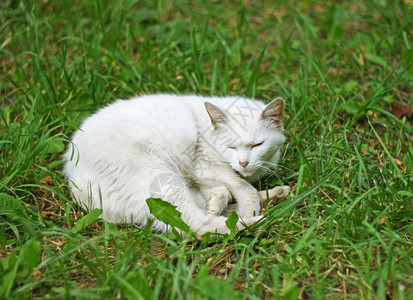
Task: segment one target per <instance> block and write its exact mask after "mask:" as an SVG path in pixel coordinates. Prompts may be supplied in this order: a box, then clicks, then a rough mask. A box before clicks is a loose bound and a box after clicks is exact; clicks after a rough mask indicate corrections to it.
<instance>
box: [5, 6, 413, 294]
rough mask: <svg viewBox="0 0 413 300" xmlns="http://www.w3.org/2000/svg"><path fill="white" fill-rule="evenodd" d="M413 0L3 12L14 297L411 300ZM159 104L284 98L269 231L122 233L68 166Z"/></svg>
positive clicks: (8, 235)
mask: <svg viewBox="0 0 413 300" xmlns="http://www.w3.org/2000/svg"><path fill="white" fill-rule="evenodd" d="M412 47H413V2H412V1H410V0H405V1H397V0H395V1H385V0H383V1H379V0H372V1H367V0H364V1H355V0H354V1H313V0H302V1H298V0H292V1H286V0H280V1H275V0H273V1H270V0H264V1H250V0H243V1H201V0H195V1H183V0H178V1H172V0H158V1H149V0H147V1H127V0H119V1H107V0H95V1H75V0H67V1H51V0H41V1H40V0H39V1H35V0H6V1H3V2H1V3H0V99H1V104H0V110H1V122H0V137H1V141H0V298H1V299H3V298H5V299H27V298H45V299H47V298H50V299H60V298H65V299H69V298H78V299H115V298H116V299H159V298H160V299H238V298H240V299H353V298H354V299H413V288H412V287H413V257H412V253H413V189H412V186H413V147H412V146H413V142H412V138H413V126H412V125H413V115H412V111H411V107H412V106H413V95H412V93H411V92H412V88H413V49H412ZM149 93H176V94H199V95H205V96H208V95H243V96H247V97H252V98H257V99H261V100H263V101H266V102H268V101H270V100H271V99H274V98H275V97H278V96H281V97H282V98H284V99H285V102H286V112H285V115H286V117H285V127H286V135H287V137H288V139H287V142H286V144H285V147H284V148H283V156H282V160H281V162H280V164H281V165H282V166H281V167H280V168H279V169H278V170H277V176H272V177H270V178H267V179H266V180H264V181H262V182H261V183H260V184H259V186H260V187H261V188H265V187H273V186H275V185H279V184H288V185H290V186H291V188H292V193H291V196H290V197H288V198H287V199H286V200H285V201H283V202H280V203H273V204H271V205H269V206H268V207H266V208H265V214H266V217H267V218H266V221H265V222H264V224H263V225H262V227H261V228H259V229H257V228H250V229H248V230H245V231H243V232H239V233H237V234H235V232H234V233H233V234H231V235H225V236H219V237H218V238H217V239H216V240H214V241H212V240H208V239H207V238H204V239H203V240H200V241H197V240H195V239H193V238H189V237H187V238H181V237H179V236H178V235H176V234H169V235H161V234H158V233H156V232H151V230H149V229H139V228H136V227H134V226H133V225H124V226H114V225H112V224H108V223H106V222H104V221H102V220H101V219H99V213H100V212H99V211H98V210H94V211H90V212H86V211H83V210H82V209H81V208H80V207H79V206H77V205H76V204H75V203H74V202H73V201H72V200H71V197H70V191H69V189H68V187H67V183H66V181H65V177H64V174H63V173H62V166H63V163H64V162H63V160H62V154H63V152H64V149H65V147H66V145H67V142H68V140H69V139H70V136H71V134H72V133H73V132H74V131H75V130H76V129H77V128H78V126H79V125H80V123H81V121H82V120H83V119H84V118H85V117H86V116H88V115H90V114H91V113H92V112H94V111H95V110H96V109H97V108H99V107H102V106H104V105H106V104H108V103H111V102H112V101H114V100H115V99H118V98H128V97H132V96H135V95H141V94H149Z"/></svg>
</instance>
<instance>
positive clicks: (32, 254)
mask: <svg viewBox="0 0 413 300" xmlns="http://www.w3.org/2000/svg"><path fill="white" fill-rule="evenodd" d="M41 254H42V244H41V243H40V241H38V240H37V239H34V238H33V239H30V240H28V241H27V242H26V243H25V244H24V245H23V249H22V252H21V254H20V255H21V256H22V264H23V269H24V273H25V275H29V274H30V273H31V272H32V271H33V269H34V267H36V266H37V264H38V263H39V260H40V257H41Z"/></svg>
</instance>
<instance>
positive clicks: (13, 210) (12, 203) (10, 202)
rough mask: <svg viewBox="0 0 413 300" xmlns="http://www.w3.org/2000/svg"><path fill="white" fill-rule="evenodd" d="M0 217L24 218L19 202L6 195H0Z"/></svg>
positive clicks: (23, 211) (21, 205)
mask: <svg viewBox="0 0 413 300" xmlns="http://www.w3.org/2000/svg"><path fill="white" fill-rule="evenodd" d="M0 215H13V216H21V217H23V216H26V211H25V209H24V207H23V204H22V202H21V200H19V199H17V198H15V197H13V196H10V195H9V194H6V193H0Z"/></svg>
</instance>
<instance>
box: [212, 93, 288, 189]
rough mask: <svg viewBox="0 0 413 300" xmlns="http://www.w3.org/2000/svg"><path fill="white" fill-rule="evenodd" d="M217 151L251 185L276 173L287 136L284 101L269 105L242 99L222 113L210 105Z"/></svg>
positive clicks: (214, 146)
mask: <svg viewBox="0 0 413 300" xmlns="http://www.w3.org/2000/svg"><path fill="white" fill-rule="evenodd" d="M205 108H206V110H207V112H208V115H209V117H210V119H211V124H212V132H211V136H210V137H211V139H210V142H211V144H212V145H213V148H214V150H215V151H216V152H217V153H218V154H219V155H220V156H221V159H222V160H223V161H226V162H227V163H229V164H230V165H231V167H232V168H233V169H234V170H235V171H237V172H238V173H239V174H241V175H242V176H243V177H245V178H246V179H247V180H248V181H250V182H253V181H256V180H259V179H260V178H262V177H263V176H265V175H266V174H268V173H271V172H272V170H273V169H275V167H276V164H277V162H278V159H279V156H280V148H281V146H282V145H283V144H284V142H285V136H284V135H283V133H282V132H283V120H284V101H283V100H282V99H281V98H277V99H275V100H273V101H272V102H271V103H269V104H268V105H266V106H265V105H264V104H262V103H260V102H257V101H251V100H247V99H240V100H239V101H236V102H234V104H233V105H231V106H230V107H228V108H225V109H222V108H218V107H217V106H215V105H213V104H211V103H208V102H206V103H205Z"/></svg>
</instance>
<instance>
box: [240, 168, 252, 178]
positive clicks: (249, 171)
mask: <svg viewBox="0 0 413 300" xmlns="http://www.w3.org/2000/svg"><path fill="white" fill-rule="evenodd" d="M235 171H237V173H239V174H240V175H241V176H243V177H249V176H251V175H253V174H254V173H255V172H256V171H257V170H256V169H255V168H246V169H244V168H243V169H238V168H237V169H235Z"/></svg>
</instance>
